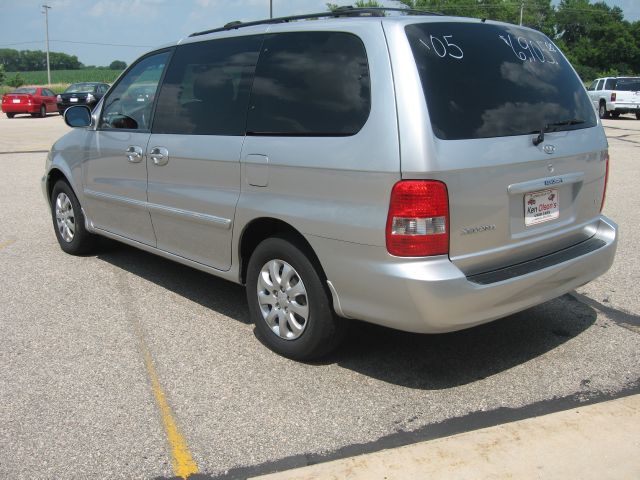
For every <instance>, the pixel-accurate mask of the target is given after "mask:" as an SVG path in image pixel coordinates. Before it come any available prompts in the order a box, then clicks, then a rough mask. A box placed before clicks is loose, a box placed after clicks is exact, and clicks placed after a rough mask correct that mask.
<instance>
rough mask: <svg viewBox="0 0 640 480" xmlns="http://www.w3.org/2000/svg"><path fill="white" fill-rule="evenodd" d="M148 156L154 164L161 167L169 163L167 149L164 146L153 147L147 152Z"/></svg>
mask: <svg viewBox="0 0 640 480" xmlns="http://www.w3.org/2000/svg"><path fill="white" fill-rule="evenodd" d="M149 157H150V158H151V160H153V163H154V164H155V165H157V166H159V167H162V166H163V165H166V164H167V163H169V150H167V149H166V148H164V147H153V148H152V149H151V151H150V152H149Z"/></svg>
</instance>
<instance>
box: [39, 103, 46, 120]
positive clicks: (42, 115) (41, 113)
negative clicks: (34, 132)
mask: <svg viewBox="0 0 640 480" xmlns="http://www.w3.org/2000/svg"><path fill="white" fill-rule="evenodd" d="M46 116H47V107H46V106H44V105H40V118H44V117H46Z"/></svg>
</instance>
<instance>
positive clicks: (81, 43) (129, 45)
mask: <svg viewBox="0 0 640 480" xmlns="http://www.w3.org/2000/svg"><path fill="white" fill-rule="evenodd" d="M49 41H50V42H57V43H74V44H78V45H99V46H105V47H129V48H153V47H154V46H155V45H131V44H125V43H101V42H78V41H75V40H54V39H51V40H49ZM33 43H42V40H34V41H28V42H14V43H0V47H9V46H13V45H30V44H33Z"/></svg>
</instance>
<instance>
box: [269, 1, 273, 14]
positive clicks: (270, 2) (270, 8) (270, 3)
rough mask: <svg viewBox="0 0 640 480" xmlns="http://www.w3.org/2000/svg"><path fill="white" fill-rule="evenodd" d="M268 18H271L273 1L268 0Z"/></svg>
mask: <svg viewBox="0 0 640 480" xmlns="http://www.w3.org/2000/svg"><path fill="white" fill-rule="evenodd" d="M269 18H273V0H269Z"/></svg>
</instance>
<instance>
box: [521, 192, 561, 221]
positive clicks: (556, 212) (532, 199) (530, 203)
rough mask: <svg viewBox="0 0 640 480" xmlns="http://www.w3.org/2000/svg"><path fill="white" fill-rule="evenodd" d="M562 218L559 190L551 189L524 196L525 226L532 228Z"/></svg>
mask: <svg viewBox="0 0 640 480" xmlns="http://www.w3.org/2000/svg"><path fill="white" fill-rule="evenodd" d="M559 216H560V199H559V198H558V189H556V188H550V189H548V190H540V191H539V192H530V193H525V194H524V225H525V226H526V227H530V226H532V225H537V224H539V223H543V222H548V221H549V220H553V219H555V218H558V217H559Z"/></svg>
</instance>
